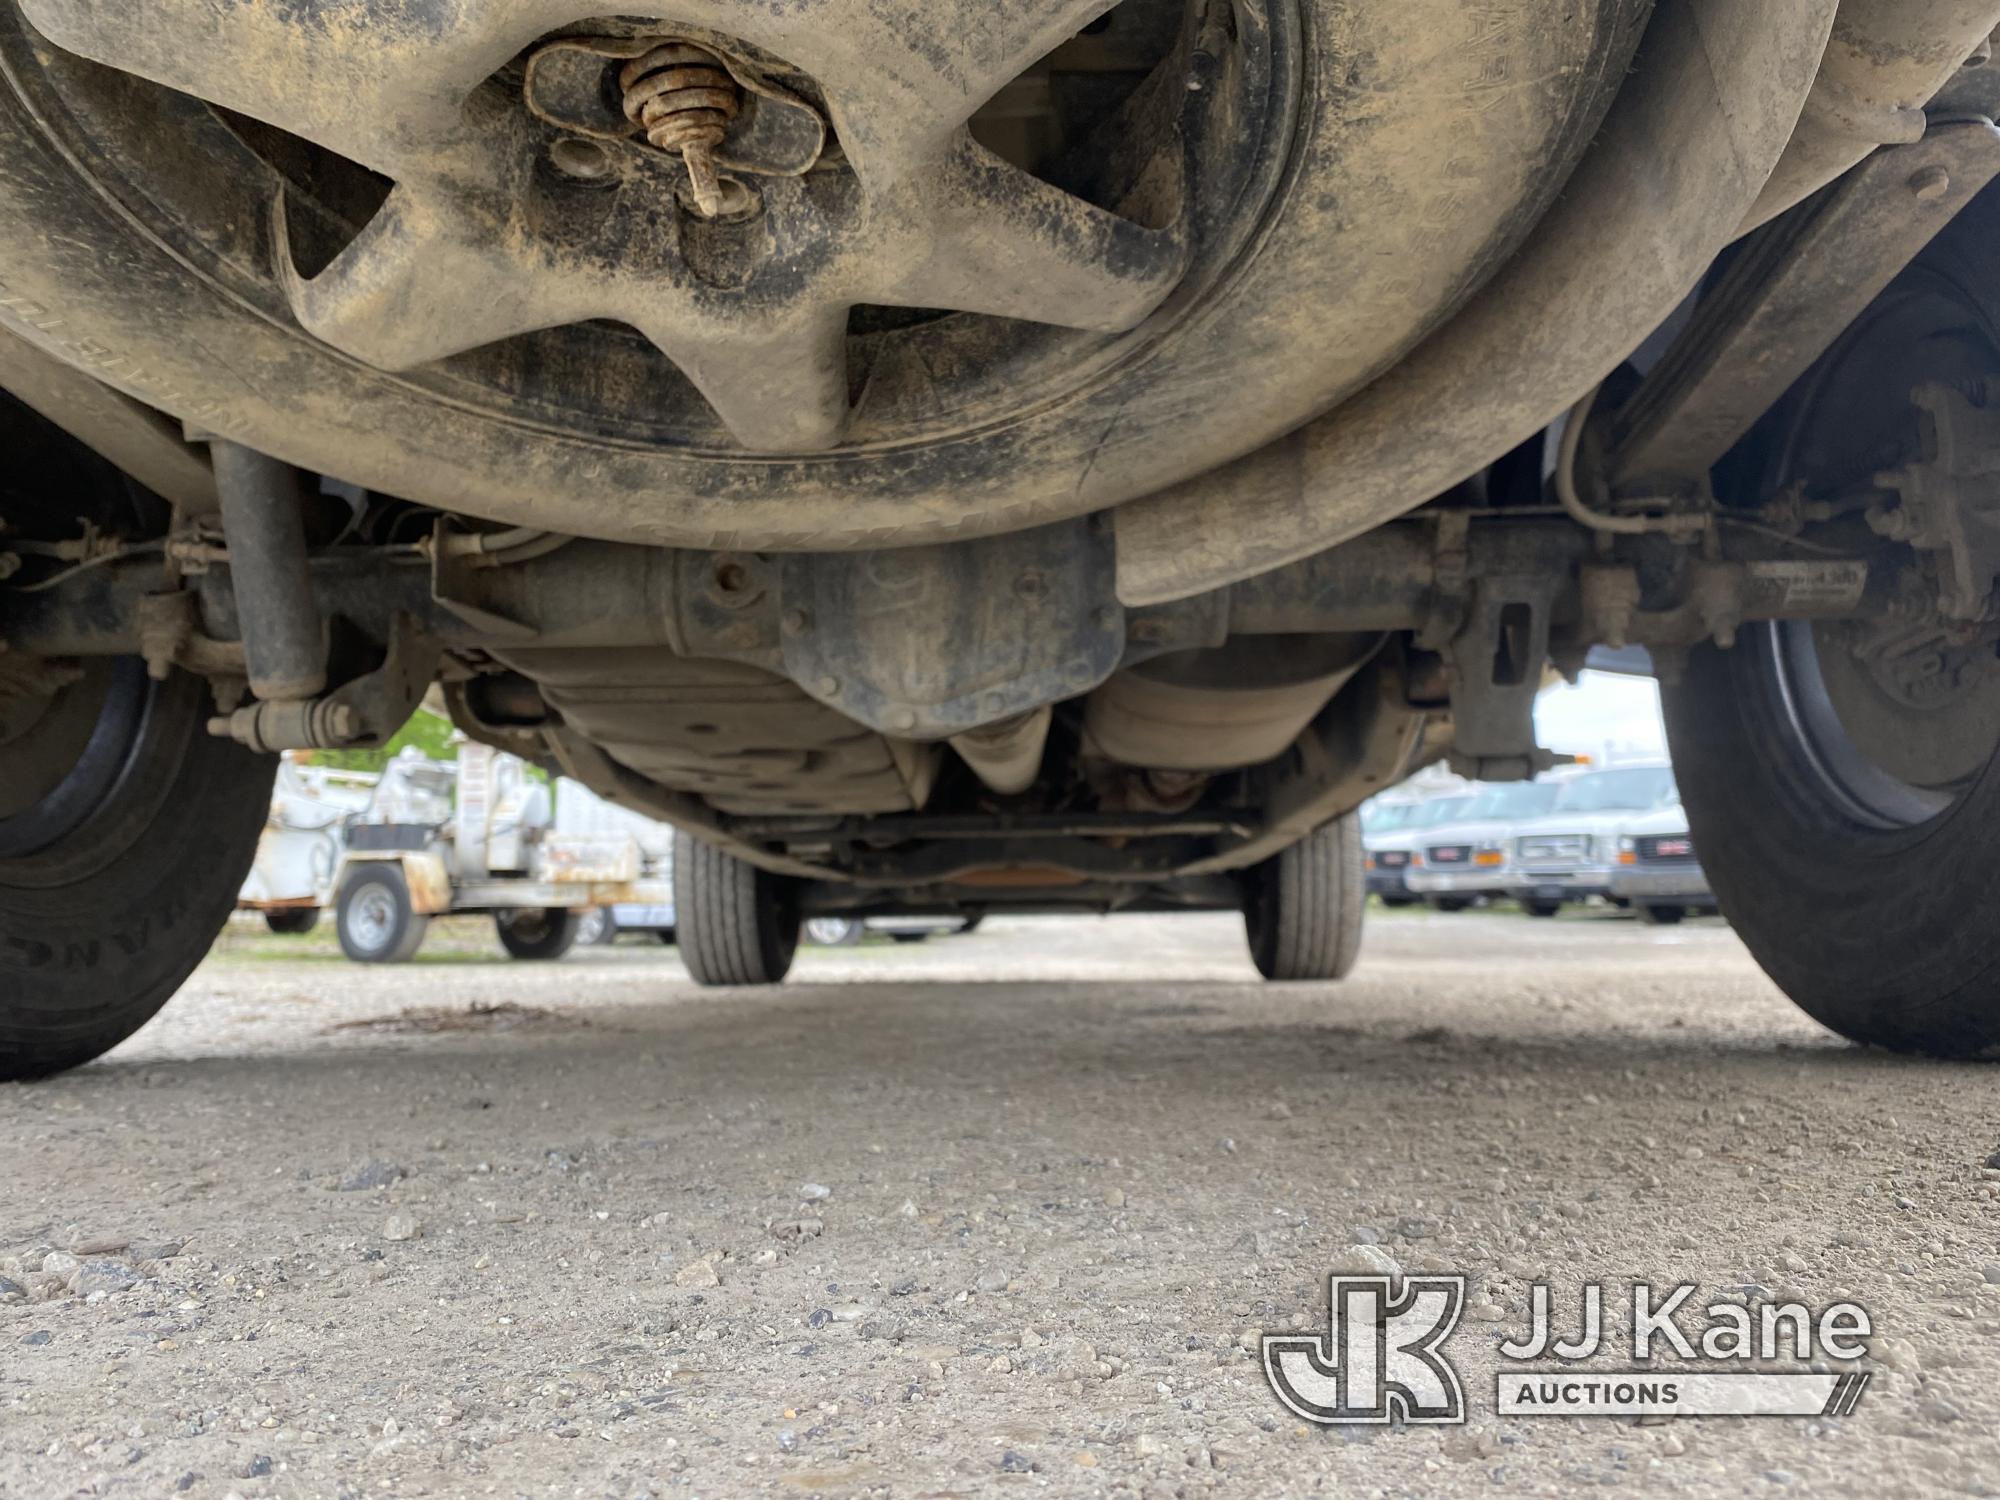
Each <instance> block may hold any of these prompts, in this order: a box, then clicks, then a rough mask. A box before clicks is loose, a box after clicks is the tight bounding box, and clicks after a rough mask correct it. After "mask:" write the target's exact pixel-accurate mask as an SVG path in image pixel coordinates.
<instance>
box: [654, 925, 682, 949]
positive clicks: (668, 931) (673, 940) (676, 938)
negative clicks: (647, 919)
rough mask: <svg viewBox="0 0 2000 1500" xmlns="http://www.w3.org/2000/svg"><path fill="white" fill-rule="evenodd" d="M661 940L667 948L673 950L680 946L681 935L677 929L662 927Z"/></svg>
mask: <svg viewBox="0 0 2000 1500" xmlns="http://www.w3.org/2000/svg"><path fill="white" fill-rule="evenodd" d="M659 939H660V942H661V943H662V944H664V945H665V946H666V947H669V948H673V947H677V946H679V944H680V940H681V935H680V932H679V930H678V929H676V928H672V927H662V928H661V929H660V931H659Z"/></svg>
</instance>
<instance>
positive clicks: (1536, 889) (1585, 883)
mask: <svg viewBox="0 0 2000 1500" xmlns="http://www.w3.org/2000/svg"><path fill="white" fill-rule="evenodd" d="M1678 801H1679V796H1678V794H1677V793H1676V792H1675V790H1674V773H1673V770H1672V768H1671V767H1668V766H1621V767H1618V768H1615V769H1608V770H1601V771H1589V772H1586V773H1584V774H1583V775H1581V776H1572V777H1571V778H1569V779H1568V780H1566V781H1564V782H1563V783H1562V785H1561V788H1560V789H1559V790H1558V791H1557V793H1556V796H1555V800H1554V802H1553V803H1552V804H1551V805H1550V807H1549V810H1548V811H1547V812H1546V813H1544V814H1543V815H1542V816H1540V817H1537V818H1529V819H1527V820H1526V821H1525V822H1522V823H1520V824H1517V825H1516V826H1515V829H1514V840H1513V876H1512V881H1511V885H1512V889H1513V892H1514V895H1515V898H1516V899H1517V900H1519V901H1520V903H1521V908H1522V910H1524V911H1526V912H1527V913H1528V914H1529V915H1530V916H1537V917H1552V916H1554V915H1555V914H1556V913H1557V912H1559V911H1561V910H1562V908H1563V906H1564V905H1565V904H1566V903H1568V902H1572V901H1582V900H1585V899H1587V898H1589V897H1592V896H1610V895H1611V894H1612V891H1611V872H1612V870H1613V869H1614V868H1616V866H1617V860H1618V840H1619V839H1620V838H1621V837H1622V836H1623V834H1624V831H1625V827H1626V825H1627V824H1628V823H1630V822H1632V821H1633V819H1635V818H1636V817H1638V816H1639V815H1641V814H1644V813H1650V812H1653V811H1655V810H1656V809H1658V808H1661V807H1664V806H1667V805H1668V804H1669V803H1677V802H1678Z"/></svg>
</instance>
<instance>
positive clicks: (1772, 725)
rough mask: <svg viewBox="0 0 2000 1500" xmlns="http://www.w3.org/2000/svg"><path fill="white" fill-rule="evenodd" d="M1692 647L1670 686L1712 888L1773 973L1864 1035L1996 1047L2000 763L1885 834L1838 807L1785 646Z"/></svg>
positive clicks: (1755, 642) (1665, 695)
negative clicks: (1788, 690)
mask: <svg viewBox="0 0 2000 1500" xmlns="http://www.w3.org/2000/svg"><path fill="white" fill-rule="evenodd" d="M1787 628H1788V627H1785V626H1777V627H1771V628H1768V629H1765V630H1760V631H1757V632H1754V633H1746V635H1745V638H1744V639H1743V640H1741V641H1740V642H1739V643H1738V644H1737V646H1736V647H1735V649H1733V650H1730V651H1721V650H1717V649H1716V648H1714V647H1712V646H1704V647H1702V648H1700V649H1698V650H1696V651H1694V652H1692V653H1690V656H1689V660H1688V667H1687V671H1686V674H1685V676H1684V677H1683V679H1682V681H1681V682H1680V683H1679V684H1678V685H1677V686H1673V687H1668V688H1666V689H1664V690H1663V692H1662V695H1661V696H1662V700H1663V703H1664V707H1665V710H1666V720H1667V736H1668V741H1669V743H1670V744H1671V746H1672V749H1673V758H1674V770H1675V774H1676V777H1677V778H1678V780H1679V782H1680V787H1681V798H1682V801H1683V803H1684V805H1685V806H1686V809H1687V815H1688V823H1689V826H1690V828H1691V829H1692V831H1693V833H1694V841H1695V847H1696V848H1697V849H1699V850H1700V851H1701V864H1702V868H1703V870H1705V871H1706V872H1707V874H1708V880H1709V884H1710V885H1711V886H1712V887H1713V888H1714V890H1715V894H1716V897H1717V899H1718V900H1719V901H1720V902H1721V905H1722V910H1723V913H1724V914H1725V915H1726V916H1727V917H1728V918H1729V921H1730V923H1731V925H1732V926H1734V927H1735V929H1736V931H1737V933H1738V935H1739V936H1741V937H1742V939H1743V941H1744V943H1745V944H1746V945H1747V946H1748V947H1749V949H1750V951H1751V953H1752V954H1753V955H1754V956H1755V957H1756V959H1757V962H1758V963H1760V964H1762V965H1763V967H1764V971H1765V972H1766V973H1767V974H1769V975H1770V976H1771V978H1772V979H1774V980H1775V981H1777V984H1778V986H1779V988H1781V989H1782V990H1784V992H1785V993H1786V994H1787V995H1789V996H1791V997H1792V999H1793V1000H1795V1001H1796V1002H1797V1003H1798V1005H1799V1006H1800V1008H1801V1009H1803V1010H1804V1011H1805V1012H1806V1014H1808V1015H1810V1016H1811V1017H1812V1018H1813V1019H1814V1020H1816V1021H1818V1022H1819V1023H1820V1024H1821V1025H1823V1026H1826V1027H1828V1028H1830V1029H1831V1030H1834V1031H1837V1032H1839V1033H1840V1034H1841V1035H1842V1036H1844V1037H1847V1038H1849V1039H1851V1040H1853V1041H1857V1042H1864V1043H1868V1044H1871V1045H1874V1046H1878V1047H1888V1048H1892V1049H1894V1050H1896V1051H1900V1052H1926V1053H1930V1054H1933V1055H1935V1056H1940V1057H1980V1056H1990V1055H1994V1054H1996V1053H2000V923H1996V922H1995V921H1994V920H1993V890H1992V882H1991V881H1990V880H1988V879H1985V878H1982V877H1981V876H1980V875H1979V874H1978V873H1977V872H1980V871H1990V870H1991V869H1992V868H1993V867H1994V864H1995V862H1996V860H2000V762H1996V761H1995V760H1991V759H1989V760H1988V761H1987V762H1986V765H1985V768H1984V769H1983V770H1981V771H1980V772H1979V773H1978V774H1977V776H1976V777H1974V779H1973V780H1972V782H1971V783H1970V784H1969V785H1967V786H1966V787H1964V788H1963V789H1962V790H1961V791H1960V792H1959V793H1958V794H1957V795H1956V796H1955V797H1954V798H1953V800H1952V801H1951V803H1950V805H1949V806H1947V807H1945V808H1944V809H1943V810H1941V811H1939V812H1938V813H1936V815H1935V816H1933V817H1930V818H1928V819H1924V820H1922V821H1917V822H1912V823H1908V824H1904V825H1901V826H1896V825H1893V824H1890V825H1886V826H1885V825H1883V824H1879V823H1875V822H1874V821H1873V820H1870V819H1867V818H1865V817H1864V816H1862V815H1861V814H1860V813H1859V811H1858V809H1857V807H1856V806H1854V805H1842V802H1841V800H1840V799H1838V798H1837V797H1836V796H1835V795H1834V793H1833V792H1832V791H1831V790H1830V789H1829V787H1828V785H1827V782H1826V779H1825V771H1824V769H1823V762H1821V761H1820V760H1819V759H1818V757H1816V756H1815V755H1814V753H1813V751H1812V749H1811V748H1810V747H1809V745H1808V744H1807V743H1806V742H1804V741H1803V739H1802V738H1801V736H1800V734H1799V732H1798V730H1797V729H1796V727H1795V721H1794V720H1793V719H1792V718H1791V716H1790V715H1789V714H1788V713H1787V712H1786V711H1785V708H1784V690H1783V688H1782V686H1781V682H1782V678H1781V674H1780V671H1779V667H1778V662H1777V660H1776V647H1775V644H1774V643H1775V641H1776V640H1777V639H1779V637H1780V632H1782V631H1783V630H1785V629H1787Z"/></svg>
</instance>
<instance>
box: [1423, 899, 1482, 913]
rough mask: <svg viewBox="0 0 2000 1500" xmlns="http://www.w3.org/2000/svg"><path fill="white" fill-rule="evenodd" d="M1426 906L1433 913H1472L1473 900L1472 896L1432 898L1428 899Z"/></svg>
mask: <svg viewBox="0 0 2000 1500" xmlns="http://www.w3.org/2000/svg"><path fill="white" fill-rule="evenodd" d="M1425 904H1426V905H1427V906H1429V907H1430V909H1431V910H1432V911H1447V912H1449V911H1470V910H1471V909H1472V898H1471V897H1470V896H1432V897H1430V898H1428V900H1427V901H1426V902H1425Z"/></svg>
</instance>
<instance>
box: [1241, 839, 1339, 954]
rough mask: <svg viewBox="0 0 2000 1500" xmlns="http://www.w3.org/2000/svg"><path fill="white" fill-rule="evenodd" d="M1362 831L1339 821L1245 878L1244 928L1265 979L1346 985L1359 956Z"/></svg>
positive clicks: (1260, 866)
mask: <svg viewBox="0 0 2000 1500" xmlns="http://www.w3.org/2000/svg"><path fill="white" fill-rule="evenodd" d="M1366 899H1367V887H1366V885H1365V876H1364V874H1363V871H1362V865H1361V823H1360V820H1359V819H1358V818H1355V817H1354V816H1352V815H1351V814H1350V815H1349V816H1347V817H1344V818H1336V819H1335V820H1334V821H1333V822H1331V823H1329V824H1327V825H1326V826H1325V827H1324V828H1320V829H1317V830H1315V831H1314V832H1312V833H1310V834H1308V835H1307V836H1306V837H1305V838H1303V839H1301V840H1299V842H1298V843H1296V844H1293V845H1292V846H1291V847H1290V848H1288V849H1286V850H1284V851H1283V852H1281V853H1279V854H1275V855H1273V856H1272V857H1271V858H1269V859H1267V860H1265V861H1264V862H1263V863H1262V864H1260V865H1254V866H1252V867H1251V868H1250V869H1249V870H1248V871H1246V872H1245V874H1244V902H1243V926H1244V930H1245V932H1246V933H1247V934H1248V936H1249V939H1250V957H1251V959H1252V960H1253V961H1254V962H1255V963H1256V965H1257V971H1258V972H1259V973H1260V974H1262V975H1263V976H1264V977H1265V978H1266V979H1276V980H1296V979H1345V978H1346V977H1347V975H1348V973H1349V972H1350V971H1351V970H1352V969H1353V968H1354V961H1355V960H1356V959H1357V958H1359V957H1360V956H1361V907H1362V903H1363V902H1364V901H1365V900H1366Z"/></svg>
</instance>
